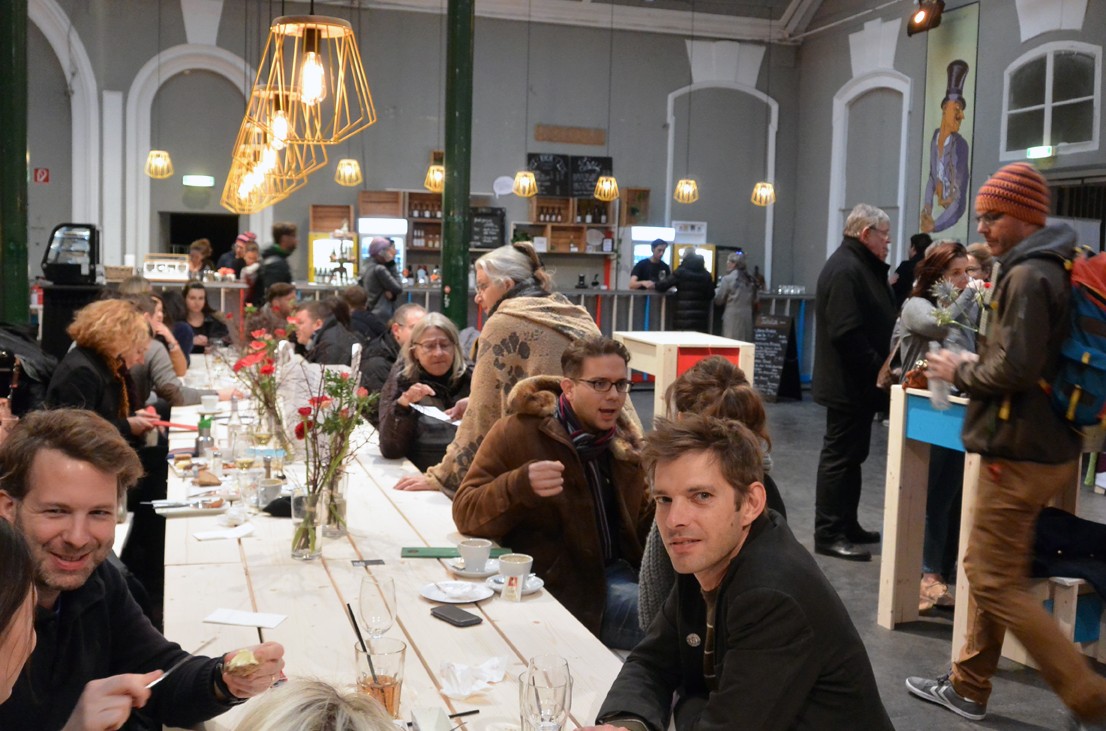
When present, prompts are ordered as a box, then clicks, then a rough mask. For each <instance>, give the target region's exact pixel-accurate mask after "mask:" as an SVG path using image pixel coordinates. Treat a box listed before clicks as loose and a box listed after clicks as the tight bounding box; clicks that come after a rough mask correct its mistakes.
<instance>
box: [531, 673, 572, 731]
mask: <svg viewBox="0 0 1106 731" xmlns="http://www.w3.org/2000/svg"><path fill="white" fill-rule="evenodd" d="M519 692H520V693H521V694H522V697H521V698H520V699H519V704H520V705H521V706H522V716H523V718H524V719H525V721H526V722H527V723H528V724H529V725H530V727H531V728H532V729H534V730H535V731H560V729H561V727H562V726H564V722H565V720H566V719H567V718H568V712H569V710H570V709H571V708H572V675H571V674H570V673H569V670H568V661H567V660H565V659H564V658H563V657H560V656H559V655H537V656H535V657H532V658H530V663H529V665H528V666H527V668H526V675H525V677H524V682H523V683H522V685H521V688H520V691H519Z"/></svg>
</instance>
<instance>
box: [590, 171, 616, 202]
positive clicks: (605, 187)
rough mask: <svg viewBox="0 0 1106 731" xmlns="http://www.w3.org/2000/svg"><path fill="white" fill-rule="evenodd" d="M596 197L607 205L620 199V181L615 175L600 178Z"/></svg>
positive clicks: (596, 185)
mask: <svg viewBox="0 0 1106 731" xmlns="http://www.w3.org/2000/svg"><path fill="white" fill-rule="evenodd" d="M595 197H596V199H598V200H601V201H604V202H605V203H610V202H611V201H613V200H614V199H616V198H618V181H617V180H615V178H614V176H613V175H600V176H599V180H597V181H596V182H595Z"/></svg>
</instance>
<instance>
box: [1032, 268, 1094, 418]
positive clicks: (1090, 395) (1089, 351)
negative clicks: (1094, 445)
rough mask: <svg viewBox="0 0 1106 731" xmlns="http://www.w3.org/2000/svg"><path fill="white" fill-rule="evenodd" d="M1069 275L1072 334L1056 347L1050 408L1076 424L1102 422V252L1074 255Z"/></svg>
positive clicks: (1045, 384) (1045, 386) (1046, 386)
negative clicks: (1058, 355) (1092, 254)
mask: <svg viewBox="0 0 1106 731" xmlns="http://www.w3.org/2000/svg"><path fill="white" fill-rule="evenodd" d="M1064 265H1065V267H1066V268H1067V269H1068V270H1069V271H1070V272H1071V333H1070V334H1069V335H1068V338H1067V339H1066V340H1065V341H1064V343H1063V345H1062V346H1061V348H1060V367H1059V370H1058V371H1057V373H1056V376H1055V377H1054V378H1053V379H1052V382H1051V383H1048V382H1045V381H1044V380H1043V379H1042V381H1041V388H1043V389H1044V390H1045V393H1047V394H1048V396H1049V401H1050V402H1051V403H1052V407H1053V408H1054V409H1055V410H1056V411H1057V412H1058V413H1059V414H1060V415H1061V416H1063V417H1064V418H1065V419H1067V420H1068V421H1069V422H1071V423H1072V424H1073V425H1075V426H1089V425H1091V424H1098V423H1103V422H1106V253H1102V254H1097V255H1094V256H1091V255H1090V252H1089V250H1088V249H1083V250H1080V251H1077V252H1076V256H1075V258H1074V259H1073V260H1071V261H1065V262H1064Z"/></svg>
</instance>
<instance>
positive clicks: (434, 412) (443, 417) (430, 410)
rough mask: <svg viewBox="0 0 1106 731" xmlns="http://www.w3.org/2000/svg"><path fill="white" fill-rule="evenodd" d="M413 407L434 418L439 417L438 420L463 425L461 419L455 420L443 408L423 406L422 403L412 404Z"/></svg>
mask: <svg viewBox="0 0 1106 731" xmlns="http://www.w3.org/2000/svg"><path fill="white" fill-rule="evenodd" d="M411 408H412V409H414V410H415V411H418V412H419V413H420V414H426V415H427V416H429V417H430V418H432V419H437V420H438V421H445V422H448V423H450V424H452V425H453V426H460V425H461V422H460V421H454V420H453V419H450V418H449V415H448V414H446V413H445V412H444V411H442V410H441V409H439V408H438V407H437V406H422V405H420V404H411Z"/></svg>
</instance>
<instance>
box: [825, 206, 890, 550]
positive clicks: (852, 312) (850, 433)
mask: <svg viewBox="0 0 1106 731" xmlns="http://www.w3.org/2000/svg"><path fill="white" fill-rule="evenodd" d="M890 244H891V222H890V219H888V217H887V214H886V213H884V212H883V211H881V210H880V209H878V208H876V207H874V206H870V205H868V204H866V203H861V204H859V205H857V206H856V207H855V208H853V210H852V212H851V213H850V214H849V217H848V219H847V220H846V221H845V239H844V241H842V242H841V246H839V247H838V249H837V251H835V252H833V255H832V256H830V258H829V260H828V261H826V266H825V267H824V268H823V269H822V273H821V275H820V276H819V277H818V293H817V295H816V296H815V305H814V306H815V317H816V318H817V319H816V322H817V323H818V324H817V327H816V329H815V336H814V384H813V385H814V388H813V393H814V401H815V403H819V404H821V405H822V406H825V407H826V436H825V438H824V440H823V442H822V454H821V456H820V458H819V460H818V479H817V488H816V489H817V494H816V497H815V515H814V550H815V552H817V553H821V554H824V555H826V556H833V557H835V558H843V559H847V560H850V561H870V560H871V558H872V554H871V553H870V552H869V551H868V550H867V549H866V548H863V547H862V546H859V545H857V544H861V543H877V542H879V538H880V536H879V531H867V530H864V529H863V528H862V527H860V523H858V522H857V517H856V509H857V505H858V504H859V503H860V485H861V478H860V465H862V464H863V463H864V460H866V459H867V458H868V449H869V446H870V442H871V441H872V418H873V417H874V416H875V413H876V412H877V411H885V410H886V409H887V396H886V394H885V393H884V392H883V391H881V390H879V389H878V388H877V387H876V376H877V375H878V374H879V369H880V366H882V365H883V361H884V360H886V359H887V353H888V351H889V350H890V344H891V330H892V328H893V327H894V325H895V296H894V294H893V293H892V292H891V287H890V286H889V285H888V284H887V270H888V269H889V267H888V266H887V264H886V262H885V260H886V259H887V249H888V248H889V247H890Z"/></svg>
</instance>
